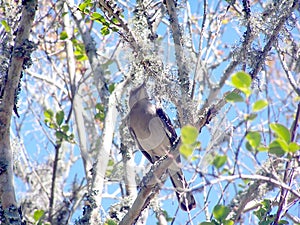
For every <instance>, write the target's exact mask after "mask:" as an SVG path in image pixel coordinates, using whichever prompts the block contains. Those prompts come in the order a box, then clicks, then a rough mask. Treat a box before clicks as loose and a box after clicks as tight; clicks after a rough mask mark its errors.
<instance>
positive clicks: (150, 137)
mask: <svg viewBox="0 0 300 225" xmlns="http://www.w3.org/2000/svg"><path fill="white" fill-rule="evenodd" d="M129 107H130V112H129V114H128V117H127V122H128V126H129V130H130V133H131V135H132V137H133V138H134V139H135V141H136V143H137V144H138V147H139V149H140V150H141V151H142V153H143V154H144V155H145V156H146V158H147V159H148V160H149V161H150V162H151V163H155V162H156V161H157V160H158V159H160V158H161V157H162V156H166V155H168V152H169V151H170V149H171V147H172V145H173V144H174V142H175V140H176V139H177V134H176V132H175V130H174V127H173V126H172V123H171V120H170V119H169V117H168V116H167V114H166V113H165V112H164V111H163V110H162V109H161V108H157V107H156V106H155V105H154V104H152V103H151V102H150V98H149V96H148V94H147V90H146V88H145V84H144V83H143V84H142V85H140V86H138V87H137V88H135V89H133V90H131V92H130V96H129ZM177 149H178V148H177ZM177 151H178V150H177ZM179 163H180V155H178V157H177V158H176V160H174V162H173V163H172V164H171V166H170V167H169V168H168V173H169V175H170V178H171V181H172V184H173V186H174V188H175V191H176V195H177V199H178V203H179V205H180V208H181V209H183V210H184V211H188V210H191V209H193V208H195V207H196V201H195V198H194V196H193V194H192V193H191V192H188V191H186V189H187V188H188V184H187V182H186V180H185V178H184V175H183V172H182V170H181V169H180V167H179V166H178V164H179Z"/></svg>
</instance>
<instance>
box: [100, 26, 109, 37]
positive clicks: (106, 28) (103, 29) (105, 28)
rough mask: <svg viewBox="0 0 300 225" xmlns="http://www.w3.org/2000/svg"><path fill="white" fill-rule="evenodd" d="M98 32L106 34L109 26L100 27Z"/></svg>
mask: <svg viewBox="0 0 300 225" xmlns="http://www.w3.org/2000/svg"><path fill="white" fill-rule="evenodd" d="M100 32H101V34H102V35H103V36H106V35H108V34H109V33H110V31H109V28H108V27H107V26H104V27H102V28H101V31H100Z"/></svg>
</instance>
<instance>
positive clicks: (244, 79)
mask: <svg viewBox="0 0 300 225" xmlns="http://www.w3.org/2000/svg"><path fill="white" fill-rule="evenodd" d="M231 82H232V85H233V86H234V87H235V88H237V89H239V90H241V91H242V92H243V93H244V94H245V95H246V96H247V97H248V96H249V95H250V94H251V89H250V86H251V82H252V78H251V76H250V75H249V74H247V73H245V72H243V71H240V72H237V73H235V74H234V75H232V77H231Z"/></svg>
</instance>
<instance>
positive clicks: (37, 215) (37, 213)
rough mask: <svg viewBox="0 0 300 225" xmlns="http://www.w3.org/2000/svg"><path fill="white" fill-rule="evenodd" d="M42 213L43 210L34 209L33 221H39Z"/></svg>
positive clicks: (43, 212)
mask: <svg viewBox="0 0 300 225" xmlns="http://www.w3.org/2000/svg"><path fill="white" fill-rule="evenodd" d="M44 214H45V211H44V210H41V209H38V210H35V211H34V213H33V219H34V221H35V222H37V221H39V220H40V219H41V218H42V216H43V215H44Z"/></svg>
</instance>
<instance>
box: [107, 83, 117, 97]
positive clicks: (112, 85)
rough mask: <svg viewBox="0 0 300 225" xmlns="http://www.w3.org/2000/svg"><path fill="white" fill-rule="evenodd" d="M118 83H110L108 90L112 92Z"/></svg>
mask: <svg viewBox="0 0 300 225" xmlns="http://www.w3.org/2000/svg"><path fill="white" fill-rule="evenodd" d="M115 87H116V85H115V84H114V83H112V84H110V85H109V86H108V91H109V93H110V94H111V93H112V92H113V91H114V90H115Z"/></svg>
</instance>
